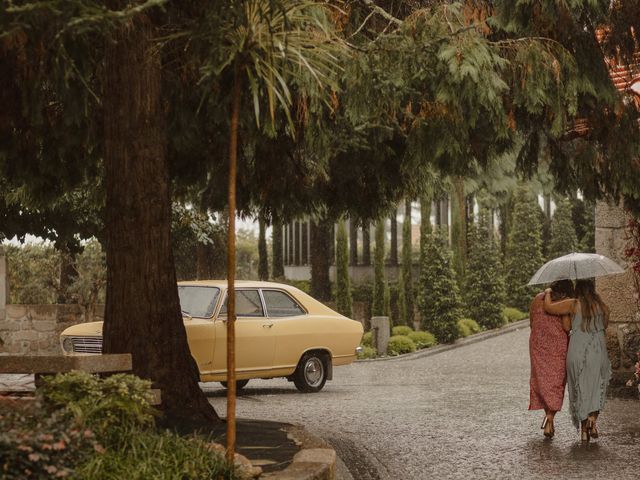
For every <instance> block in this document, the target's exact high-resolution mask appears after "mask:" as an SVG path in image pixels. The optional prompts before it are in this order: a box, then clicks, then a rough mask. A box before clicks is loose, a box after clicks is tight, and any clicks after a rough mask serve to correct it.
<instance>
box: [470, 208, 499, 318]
mask: <svg viewBox="0 0 640 480" xmlns="http://www.w3.org/2000/svg"><path fill="white" fill-rule="evenodd" d="M489 215H490V213H489V211H488V210H482V211H481V212H480V218H479V221H478V223H477V225H472V226H471V227H470V229H469V237H468V238H469V259H468V263H467V274H466V277H465V290H464V301H465V306H466V310H467V316H468V317H469V318H473V319H474V320H475V321H476V322H478V324H479V325H481V326H482V327H484V328H496V327H499V326H500V325H502V324H503V323H504V321H503V317H502V309H503V308H504V300H505V291H504V278H503V275H502V264H501V262H500V248H499V247H498V244H497V242H496V237H495V233H494V231H493V230H492V229H491V227H490V220H489Z"/></svg>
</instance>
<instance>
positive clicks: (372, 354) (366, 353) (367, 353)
mask: <svg viewBox="0 0 640 480" xmlns="http://www.w3.org/2000/svg"><path fill="white" fill-rule="evenodd" d="M376 357H377V355H376V351H375V350H374V349H373V348H371V347H367V346H363V347H362V351H361V352H359V353H358V358H376Z"/></svg>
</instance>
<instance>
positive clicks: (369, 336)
mask: <svg viewBox="0 0 640 480" xmlns="http://www.w3.org/2000/svg"><path fill="white" fill-rule="evenodd" d="M360 344H361V345H363V346H365V347H371V346H373V333H371V332H367V333H365V334H364V335H363V336H362V342H360Z"/></svg>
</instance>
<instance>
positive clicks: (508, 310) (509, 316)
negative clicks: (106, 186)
mask: <svg viewBox="0 0 640 480" xmlns="http://www.w3.org/2000/svg"><path fill="white" fill-rule="evenodd" d="M502 315H503V316H504V318H505V321H506V322H508V323H511V322H516V321H518V320H523V319H525V318H527V317H528V316H529V313H527V312H523V311H521V310H518V309H517V308H512V307H505V308H504V309H503V310H502Z"/></svg>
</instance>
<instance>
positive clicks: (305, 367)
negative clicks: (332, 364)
mask: <svg viewBox="0 0 640 480" xmlns="http://www.w3.org/2000/svg"><path fill="white" fill-rule="evenodd" d="M328 361H329V360H328V359H327V356H326V355H325V354H322V353H318V352H308V353H305V354H304V355H303V356H302V358H301V359H300V362H299V363H298V367H297V368H296V371H295V373H294V374H293V383H294V384H295V386H296V388H297V389H298V390H300V391H301V392H304V393H312V392H319V391H320V390H322V387H324V384H325V383H326V381H327V375H328V368H327V367H328V364H327V362H328Z"/></svg>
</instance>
